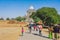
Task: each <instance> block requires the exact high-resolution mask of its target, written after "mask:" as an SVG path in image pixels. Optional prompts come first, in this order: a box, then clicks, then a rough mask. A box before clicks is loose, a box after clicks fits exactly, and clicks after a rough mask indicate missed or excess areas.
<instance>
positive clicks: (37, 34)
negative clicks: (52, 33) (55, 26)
mask: <svg viewBox="0 0 60 40" xmlns="http://www.w3.org/2000/svg"><path fill="white" fill-rule="evenodd" d="M32 34H33V35H36V36H40V35H39V34H36V33H32ZM40 37H43V38H48V39H49V37H46V36H43V35H41V36H40Z"/></svg>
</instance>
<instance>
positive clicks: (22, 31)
mask: <svg viewBox="0 0 60 40" xmlns="http://www.w3.org/2000/svg"><path fill="white" fill-rule="evenodd" d="M21 33H22V36H23V34H24V28H23V27H22V30H21Z"/></svg>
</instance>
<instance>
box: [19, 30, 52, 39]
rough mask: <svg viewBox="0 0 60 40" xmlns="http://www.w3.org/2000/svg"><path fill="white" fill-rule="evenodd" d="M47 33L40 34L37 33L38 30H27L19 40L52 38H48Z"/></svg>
mask: <svg viewBox="0 0 60 40" xmlns="http://www.w3.org/2000/svg"><path fill="white" fill-rule="evenodd" d="M42 33H43V32H42ZM47 36H48V34H46V33H43V35H42V36H39V35H38V32H36V31H32V33H28V31H27V32H26V33H25V34H24V36H20V38H19V40H52V39H49V38H48V37H47Z"/></svg>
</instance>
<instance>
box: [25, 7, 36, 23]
mask: <svg viewBox="0 0 60 40" xmlns="http://www.w3.org/2000/svg"><path fill="white" fill-rule="evenodd" d="M33 12H35V9H34V7H33V6H30V8H29V9H28V10H27V14H26V21H27V22H33V19H32V18H30V15H32V13H33Z"/></svg>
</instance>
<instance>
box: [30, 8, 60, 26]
mask: <svg viewBox="0 0 60 40" xmlns="http://www.w3.org/2000/svg"><path fill="white" fill-rule="evenodd" d="M31 16H32V18H34V17H37V18H39V19H41V20H42V21H43V23H45V25H50V24H51V23H53V24H58V23H59V20H60V19H59V18H60V17H59V16H58V13H57V10H56V9H55V8H50V7H42V8H41V9H38V10H36V13H32V15H31Z"/></svg>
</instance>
